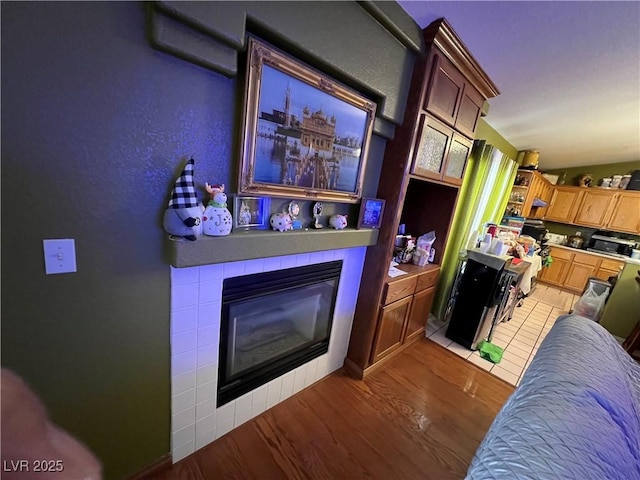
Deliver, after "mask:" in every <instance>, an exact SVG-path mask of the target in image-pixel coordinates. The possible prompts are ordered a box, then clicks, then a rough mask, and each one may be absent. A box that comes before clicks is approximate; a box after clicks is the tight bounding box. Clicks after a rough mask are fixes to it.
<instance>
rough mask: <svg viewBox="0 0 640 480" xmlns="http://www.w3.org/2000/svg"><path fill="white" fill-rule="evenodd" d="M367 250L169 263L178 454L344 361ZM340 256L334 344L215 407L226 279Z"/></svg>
mask: <svg viewBox="0 0 640 480" xmlns="http://www.w3.org/2000/svg"><path fill="white" fill-rule="evenodd" d="M282 237H283V238H284V237H285V235H282ZM287 237H288V235H287ZM211 238H213V237H211ZM216 240H217V238H216ZM198 242H200V240H198ZM198 242H189V243H198ZM330 244H331V243H329V245H330ZM365 253H366V247H365V246H360V247H355V248H338V249H331V250H324V251H318V252H309V253H299V254H292V255H283V256H276V257H268V258H260V259H253V260H243V261H234V262H226V263H212V264H207V265H200V266H193V267H183V268H174V267H172V268H171V454H172V459H173V461H174V462H177V461H179V460H181V459H183V458H185V457H186V456H187V455H190V454H192V453H193V452H194V451H196V450H198V449H200V448H202V447H204V446H205V445H207V444H209V443H210V442H212V441H213V440H215V439H216V438H220V437H222V436H223V435H225V434H226V433H227V432H229V431H231V430H232V429H234V428H237V427H238V426H240V425H242V424H243V423H244V422H246V421H248V420H250V419H251V418H253V417H255V416H256V415H259V414H260V413H262V412H264V411H265V410H268V409H269V408H272V407H274V406H275V405H277V404H278V403H280V402H282V401H284V400H286V399H287V398H289V397H291V396H292V395H295V394H296V393H298V392H300V391H302V390H303V389H305V388H306V387H309V386H310V385H312V384H313V383H315V382H317V381H319V380H321V379H322V378H324V377H326V376H327V375H329V374H330V373H331V372H334V371H336V370H338V369H339V368H341V367H342V365H343V363H344V358H345V357H346V355H347V349H348V346H349V336H350V334H351V325H352V321H353V315H354V312H355V307H356V302H357V299H358V289H359V285H360V277H361V275H362V268H363V265H364V257H365ZM335 261H342V271H341V272H340V281H339V282H338V292H337V295H336V299H335V307H334V308H333V321H332V323H331V331H330V336H331V337H330V341H329V345H328V347H329V350H328V351H327V352H326V353H324V354H322V355H320V356H319V357H317V358H314V359H312V360H309V361H306V363H303V364H302V365H300V366H298V367H296V368H294V369H293V370H291V371H289V372H287V373H284V374H282V375H280V376H278V377H277V378H274V379H272V380H270V381H268V382H267V383H265V384H264V385H262V386H260V387H257V388H254V389H253V390H251V391H248V392H247V393H245V394H243V395H241V396H239V397H238V398H236V399H235V400H231V401H229V402H228V403H225V404H224V405H222V406H220V407H218V403H219V402H218V398H217V396H218V383H219V380H220V378H219V371H220V365H219V362H220V346H221V343H222V341H221V338H222V315H223V314H222V310H223V307H222V291H223V288H224V286H225V283H226V282H227V280H229V279H233V278H240V277H244V276H248V275H251V276H253V275H257V274H262V273H269V272H278V271H283V270H284V271H286V270H291V269H293V268H296V269H297V267H306V266H314V267H315V266H317V265H319V264H326V263H331V262H335Z"/></svg>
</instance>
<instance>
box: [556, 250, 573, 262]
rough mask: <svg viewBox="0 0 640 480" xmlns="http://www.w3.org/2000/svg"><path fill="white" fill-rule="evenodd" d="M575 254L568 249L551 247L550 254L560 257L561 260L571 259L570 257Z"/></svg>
mask: <svg viewBox="0 0 640 480" xmlns="http://www.w3.org/2000/svg"><path fill="white" fill-rule="evenodd" d="M573 255H575V254H574V253H573V252H572V251H570V250H564V249H562V248H553V247H551V256H552V257H554V258H562V259H563V260H569V261H570V260H571V258H572V257H573Z"/></svg>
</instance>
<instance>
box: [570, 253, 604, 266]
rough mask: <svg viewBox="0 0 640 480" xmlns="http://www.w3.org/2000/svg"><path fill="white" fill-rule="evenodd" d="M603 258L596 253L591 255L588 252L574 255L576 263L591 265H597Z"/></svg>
mask: <svg viewBox="0 0 640 480" xmlns="http://www.w3.org/2000/svg"><path fill="white" fill-rule="evenodd" d="M600 260H601V258H600V257H596V256H595V255H589V254H588V253H576V254H575V257H573V261H574V262H575V263H581V264H582V265H590V266H592V267H595V266H596V265H598V264H599V263H600Z"/></svg>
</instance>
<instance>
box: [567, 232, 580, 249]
mask: <svg viewBox="0 0 640 480" xmlns="http://www.w3.org/2000/svg"><path fill="white" fill-rule="evenodd" d="M583 245H584V237H583V236H582V232H580V231H578V232H576V233H575V234H574V235H570V236H569V237H567V247H571V248H582V246H583Z"/></svg>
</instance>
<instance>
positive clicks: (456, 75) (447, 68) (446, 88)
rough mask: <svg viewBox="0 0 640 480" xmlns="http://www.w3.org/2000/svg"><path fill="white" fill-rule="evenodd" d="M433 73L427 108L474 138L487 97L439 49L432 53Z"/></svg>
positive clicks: (427, 97)
mask: <svg viewBox="0 0 640 480" xmlns="http://www.w3.org/2000/svg"><path fill="white" fill-rule="evenodd" d="M431 75H432V77H431V87H430V89H429V92H428V94H427V96H426V104H425V108H426V109H427V110H428V111H429V112H431V113H432V114H434V115H435V116H437V117H439V118H440V119H442V120H444V121H445V122H446V123H448V124H449V125H451V126H452V127H454V128H456V130H458V131H459V132H461V133H462V134H464V135H466V136H467V137H471V138H473V136H474V135H475V133H476V128H477V126H478V119H479V118H480V112H481V111H482V104H483V103H484V98H483V97H482V95H481V94H480V92H479V91H478V90H477V89H476V88H475V87H474V86H473V84H472V83H471V82H469V81H468V80H467V79H466V78H465V77H464V75H463V74H462V73H461V72H460V70H459V69H458V68H456V66H455V65H454V64H453V63H452V62H451V61H449V60H448V59H447V57H446V55H445V54H444V53H443V52H441V51H440V50H439V49H437V48H436V49H434V53H433V63H432V69H431Z"/></svg>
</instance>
